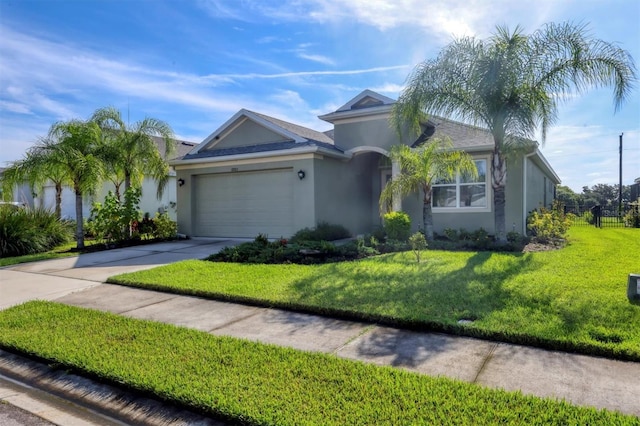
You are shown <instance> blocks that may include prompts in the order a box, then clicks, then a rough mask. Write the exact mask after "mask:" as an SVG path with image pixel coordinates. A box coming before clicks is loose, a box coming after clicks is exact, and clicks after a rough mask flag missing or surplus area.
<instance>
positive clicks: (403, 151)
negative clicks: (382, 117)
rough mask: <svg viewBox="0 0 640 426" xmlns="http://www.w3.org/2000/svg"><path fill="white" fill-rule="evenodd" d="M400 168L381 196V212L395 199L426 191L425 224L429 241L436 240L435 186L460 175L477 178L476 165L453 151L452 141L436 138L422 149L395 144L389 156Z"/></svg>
mask: <svg viewBox="0 0 640 426" xmlns="http://www.w3.org/2000/svg"><path fill="white" fill-rule="evenodd" d="M389 156H390V157H391V160H392V161H394V162H397V164H398V165H399V166H400V173H399V174H398V175H397V176H393V177H392V179H391V181H390V182H389V183H388V184H387V185H386V186H385V187H384V189H383V190H382V193H381V194H380V210H381V211H383V210H384V209H385V207H386V205H387V204H388V203H389V202H390V201H391V200H392V199H393V197H394V196H406V195H409V194H412V193H415V192H417V191H420V190H422V193H423V199H422V201H423V205H422V222H423V226H424V230H425V234H426V237H427V240H430V241H431V240H433V215H432V212H431V196H432V191H431V189H432V185H433V184H434V183H435V182H437V181H439V180H451V179H454V178H455V177H456V175H457V174H462V175H465V176H474V177H475V176H477V173H478V171H477V169H476V165H475V163H474V161H473V159H472V158H471V156H470V155H468V154H467V153H465V152H462V151H456V150H453V144H452V143H451V141H450V140H448V139H440V138H434V139H432V140H430V141H428V142H426V143H425V144H423V145H422V146H420V147H418V148H414V149H411V148H409V147H408V146H407V145H394V146H393V147H391V152H390V154H389Z"/></svg>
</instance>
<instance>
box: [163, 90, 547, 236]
mask: <svg viewBox="0 0 640 426" xmlns="http://www.w3.org/2000/svg"><path fill="white" fill-rule="evenodd" d="M394 102H395V101H394V100H393V99H390V98H388V97H386V96H383V95H381V94H378V93H375V92H373V91H370V90H365V91H363V92H362V93H360V94H359V95H358V96H356V97H355V98H353V99H352V100H350V101H349V102H347V103H346V104H345V105H343V106H342V107H340V108H338V109H337V110H336V111H333V112H331V113H328V114H325V115H322V116H320V117H319V118H320V119H322V120H324V121H327V122H329V123H331V124H332V125H333V129H331V130H329V131H326V132H319V131H315V130H312V129H309V128H305V127H302V126H299V125H296V124H292V123H289V122H286V121H282V120H279V119H276V118H273V117H269V116H266V115H264V114H260V113H257V112H253V111H248V110H245V109H242V110H240V111H238V112H237V113H236V114H235V115H233V116H232V117H231V118H230V119H229V120H227V121H226V122H225V123H224V124H222V125H221V126H220V127H219V128H218V129H217V130H216V131H214V132H213V133H211V135H209V136H208V137H207V138H206V139H205V140H204V141H202V142H201V143H200V144H199V145H198V146H196V147H195V148H194V149H193V150H191V152H189V153H188V154H187V155H185V156H183V157H182V158H179V159H176V160H173V161H171V162H170V164H171V165H172V166H173V167H174V168H175V170H176V174H177V179H178V180H177V181H178V183H179V186H178V192H177V200H178V215H177V216H178V229H179V232H181V233H184V234H187V235H190V236H209V237H246V238H251V237H255V236H256V235H258V234H259V233H262V234H267V235H268V236H269V237H271V238H278V237H281V236H283V237H288V236H291V235H292V234H294V233H295V232H296V231H298V230H299V229H302V228H305V227H314V226H316V224H317V223H319V222H328V223H332V224H340V225H343V226H345V227H346V228H347V229H348V230H349V231H351V232H352V233H353V234H354V235H358V234H364V233H367V232H371V231H372V230H374V229H375V228H376V227H379V226H381V224H382V219H381V215H380V211H379V207H378V200H379V197H380V192H381V190H382V189H383V188H384V185H385V184H386V182H387V181H388V180H389V179H391V176H392V175H393V172H394V167H392V164H391V161H390V160H389V158H388V153H389V149H390V148H391V146H392V145H394V144H398V143H407V144H410V145H414V144H416V143H420V142H421V141H424V140H425V139H426V138H429V137H431V136H432V135H436V136H437V135H445V136H448V137H450V138H451V140H452V141H453V144H454V146H455V147H456V148H458V149H463V150H465V151H467V152H469V153H470V154H471V155H472V156H473V158H474V159H475V160H476V165H477V167H478V169H479V171H480V174H479V175H480V177H479V179H478V180H477V182H472V183H465V182H460V180H459V179H458V180H457V181H456V182H453V183H448V184H444V185H439V186H435V187H434V196H433V216H434V225H435V231H436V232H442V231H443V230H444V229H445V228H454V229H460V228H465V229H467V230H469V231H473V230H475V229H478V228H480V227H482V228H484V229H485V230H487V231H488V232H489V233H493V231H494V215H493V202H492V188H491V182H490V180H489V179H490V173H489V171H490V162H489V159H490V154H491V152H492V150H493V140H492V138H491V135H490V134H489V133H488V132H487V131H486V130H483V129H480V128H477V127H473V126H469V125H466V124H462V123H458V122H454V121H450V120H446V119H441V118H436V117H432V118H430V119H429V121H428V122H427V123H425V125H424V133H423V134H422V135H421V136H420V137H419V138H417V139H416V138H413V140H404V141H401V139H404V138H399V136H398V135H397V133H396V132H395V131H394V130H393V129H392V128H391V127H390V126H389V121H388V119H389V115H390V112H391V108H392V105H393V104H394ZM559 183H560V179H559V178H558V176H557V174H556V173H555V172H554V171H553V169H552V168H551V166H550V165H549V163H548V162H547V161H546V160H545V158H544V156H543V155H542V153H541V152H540V151H539V150H538V149H537V144H533V145H532V148H531V150H530V152H528V153H525V154H522V155H520V156H519V157H517V158H512V159H510V160H509V162H508V180H507V188H506V191H507V205H506V219H507V229H508V231H511V230H515V231H518V232H524V231H525V227H526V216H527V214H528V212H530V211H531V210H533V209H535V208H538V207H540V206H548V205H550V204H551V202H552V201H553V199H554V193H555V186H556V185H557V184H559ZM470 184H471V185H473V188H464V187H465V186H467V185H470ZM461 194H464V195H463V196H462V197H461ZM393 204H394V206H393V208H394V209H401V210H403V211H405V212H407V213H408V214H409V215H410V217H411V219H412V226H413V228H414V230H417V229H418V228H419V227H420V226H421V224H422V196H421V194H416V195H415V196H409V197H406V198H404V199H402V200H394V203H393Z"/></svg>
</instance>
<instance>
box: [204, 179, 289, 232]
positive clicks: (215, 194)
mask: <svg viewBox="0 0 640 426" xmlns="http://www.w3.org/2000/svg"><path fill="white" fill-rule="evenodd" d="M293 177H294V176H293V169H278V170H266V171H260V172H244V173H224V174H211V175H201V176H197V177H196V180H195V190H194V191H195V194H194V195H195V202H194V205H195V217H194V223H195V235H197V236H215V237H245V238H252V237H255V236H256V235H258V234H259V233H263V234H268V235H269V236H271V237H279V236H288V235H291V234H292V233H293V230H292V223H293V209H292V206H293Z"/></svg>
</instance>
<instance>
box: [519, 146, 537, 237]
mask: <svg viewBox="0 0 640 426" xmlns="http://www.w3.org/2000/svg"><path fill="white" fill-rule="evenodd" d="M537 153H538V149H537V148H536V149H535V150H534V151H533V152H532V153H530V154H527V155H525V156H524V157H522V235H527V160H528V159H529V157H533V156H534V155H536V154H537Z"/></svg>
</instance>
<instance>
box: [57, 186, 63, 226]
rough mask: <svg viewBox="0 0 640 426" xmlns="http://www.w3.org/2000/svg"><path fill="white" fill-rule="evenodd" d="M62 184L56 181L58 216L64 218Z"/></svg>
mask: <svg viewBox="0 0 640 426" xmlns="http://www.w3.org/2000/svg"><path fill="white" fill-rule="evenodd" d="M61 206H62V184H61V183H60V182H56V218H58V220H60V219H62V207H61Z"/></svg>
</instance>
